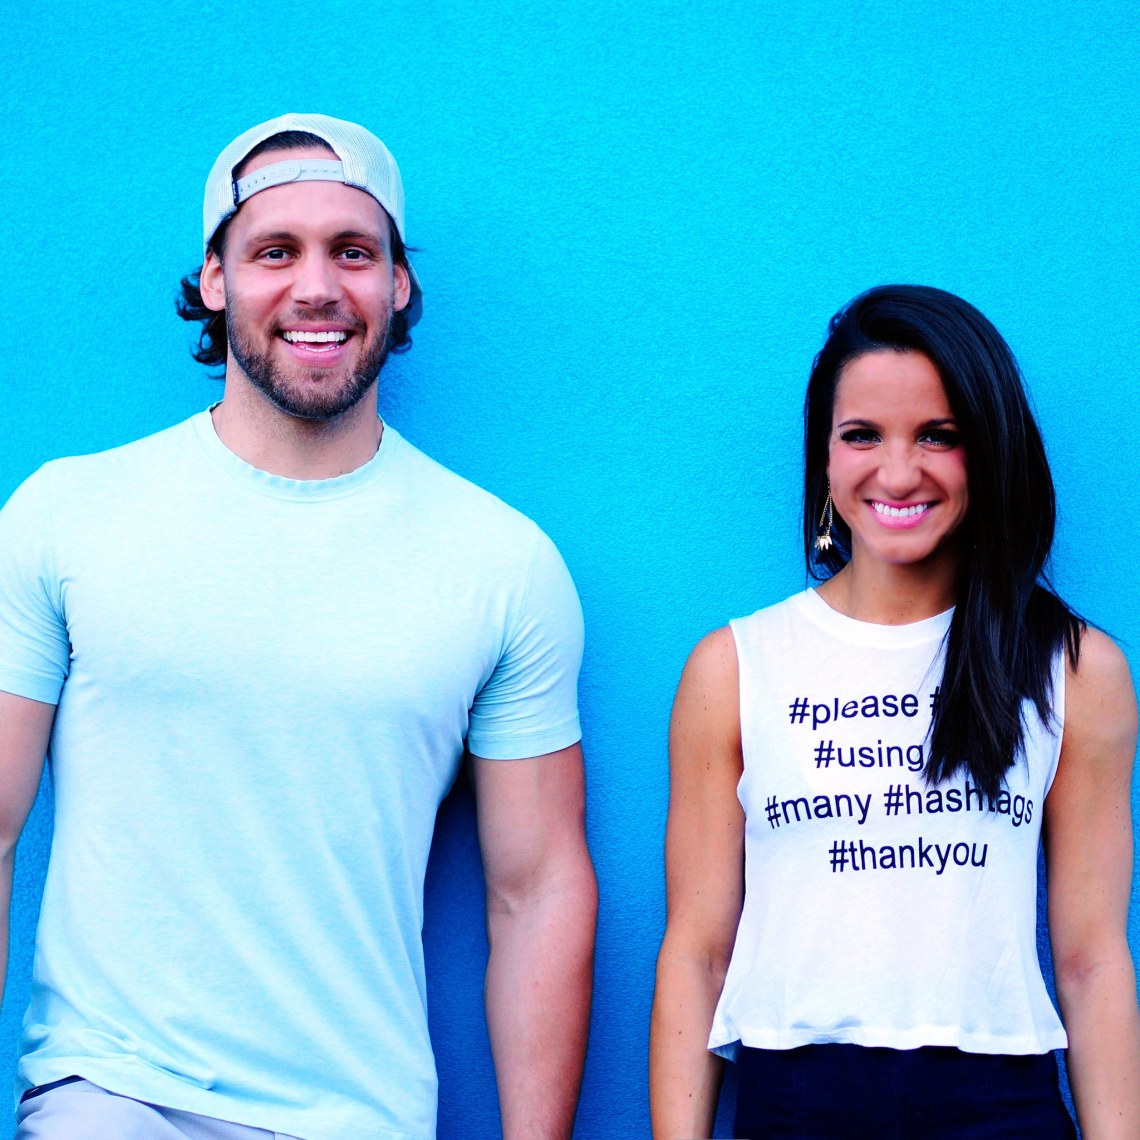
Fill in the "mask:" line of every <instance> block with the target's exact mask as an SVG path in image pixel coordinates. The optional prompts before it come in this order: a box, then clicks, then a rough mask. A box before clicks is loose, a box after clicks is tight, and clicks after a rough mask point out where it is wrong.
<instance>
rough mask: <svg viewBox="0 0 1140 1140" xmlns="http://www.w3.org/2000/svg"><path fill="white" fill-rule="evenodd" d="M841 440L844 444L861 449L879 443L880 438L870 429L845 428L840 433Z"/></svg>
mask: <svg viewBox="0 0 1140 1140" xmlns="http://www.w3.org/2000/svg"><path fill="white" fill-rule="evenodd" d="M839 438H840V439H841V440H843V442H844V443H851V444H854V445H855V446H856V447H859V446H869V445H870V444H872V443H877V442H878V439H879V436H878V434H877V433H876V432H873V431H872V430H871V429H870V428H845V429H844V430H843V431H841V432H840V433H839Z"/></svg>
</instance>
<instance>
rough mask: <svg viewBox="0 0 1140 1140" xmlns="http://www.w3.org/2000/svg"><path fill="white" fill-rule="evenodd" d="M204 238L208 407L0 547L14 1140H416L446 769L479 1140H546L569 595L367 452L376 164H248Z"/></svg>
mask: <svg viewBox="0 0 1140 1140" xmlns="http://www.w3.org/2000/svg"><path fill="white" fill-rule="evenodd" d="M204 236H205V241H206V255H205V260H204V263H203V265H202V268H201V270H200V273H199V274H198V275H197V283H195V277H193V276H192V277H190V278H188V279H187V280H186V281H185V282H184V300H183V304H182V312H183V315H184V316H187V317H188V318H192V319H202V320H203V321H204V322H205V328H204V331H203V336H202V346H201V348H200V350H199V352H198V353H197V354H196V355H197V358H198V359H201V360H206V361H211V360H217V361H221V360H223V359H224V362H225V395H224V399H223V400H222V401H221V402H220V403H218V404H217V405H215V406H214V407H213V408H211V409H210V410H209V411H207V412H202V413H201V414H199V415H197V416H194V417H192V418H191V419H190V420H188V421H186V422H185V423H182V424H179V425H177V426H175V427H173V428H170V429H168V430H167V431H164V432H161V433H159V434H158V435H155V436H151V437H150V438H148V439H144V440H141V441H139V442H137V443H134V444H129V445H127V446H126V447H121V448H118V449H116V450H113V451H110V452H106V453H104V454H101V455H96V456H88V457H82V458H77V459H66V460H60V461H56V462H55V463H50V464H48V465H47V466H45V467H44V468H42V469H41V470H40V471H39V472H38V473H37V474H36V475H34V476H33V477H32V478H31V479H29V480H28V481H27V482H26V483H25V484H24V485H23V486H22V487H21V488H20V489H19V490H18V491H17V492H16V494H15V495H14V496H13V497H12V499H11V500H10V502H9V503H8V505H7V507H6V508H5V509H4V511H3V513H2V514H0V690H2V692H0V839H2V841H3V846H2V850H3V855H4V863H3V867H4V874H3V876H2V883H3V887H4V889H5V890H7V889H9V886H10V881H11V865H12V849H13V847H14V844H15V842H16V838H17V836H18V834H19V832H20V829H21V827H22V825H23V822H24V819H25V817H26V815H27V812H28V810H29V807H30V805H31V803H32V800H33V797H34V794H35V790H36V787H37V784H38V781H39V777H40V772H41V766H42V758H43V756H44V753H45V751H46V749H47V745H48V741H49V735H50V742H51V753H52V763H53V774H54V778H55V792H56V825H55V837H54V841H53V846H52V853H51V861H50V867H49V871H48V878H47V884H46V887H45V891H44V900H43V909H42V913H41V918H40V927H39V932H38V938H37V956H36V966H35V976H34V981H33V991H32V1000H31V1007H30V1009H29V1012H28V1015H27V1018H26V1021H25V1033H24V1041H23V1047H22V1057H21V1060H20V1067H19V1079H18V1088H17V1091H18V1095H22V1096H23V1097H24V1099H23V1101H22V1103H21V1106H20V1109H19V1119H20V1126H19V1127H20V1131H19V1133H18V1135H19V1136H22V1137H33V1136H34V1137H39V1136H50V1137H52V1138H53V1140H71V1138H76V1140H79V1138H90V1140H95V1138H98V1140H106V1138H107V1137H115V1138H116V1140H127V1138H130V1137H140V1138H144V1137H145V1138H146V1140H156V1138H162V1137H171V1138H173V1137H184V1136H193V1137H227V1138H229V1137H233V1138H237V1137H241V1138H243V1140H245V1138H250V1140H252V1138H253V1137H266V1136H273V1135H277V1136H284V1137H301V1138H303V1140H356V1138H363V1137H384V1138H386V1140H393V1138H396V1137H400V1138H409V1140H410V1138H415V1140H423V1138H427V1137H431V1136H433V1135H434V1133H435V1070H434V1065H433V1062H432V1055H431V1049H430V1043H429V1041H428V1036H427V1023H426V1017H425V1010H424V974H423V958H422V947H421V943H420V930H421V921H422V902H423V880H424V872H425V867H426V862H427V856H428V849H429V845H430V842H431V834H432V829H433V825H434V819H435V813H436V809H437V807H438V805H439V802H440V800H441V799H442V797H443V795H444V794H445V793H446V791H447V789H448V788H449V786H450V785H451V783H452V781H453V779H454V777H455V775H456V771H457V768H458V766H459V763H460V759H461V757H462V755H463V753H464V749H465V747H466V748H467V750H468V751H469V752H470V754H471V756H472V773H473V781H474V786H475V793H476V802H477V814H478V827H479V837H480V843H481V846H482V852H483V861H484V868H485V876H486V883H487V910H488V929H489V937H490V945H491V954H490V962H489V964H488V970H487V982H486V995H487V1015H488V1024H489V1028H490V1034H491V1043H492V1050H493V1053H494V1059H495V1066H496V1074H497V1077H498V1083H499V1094H500V1104H501V1109H502V1116H503V1128H504V1135H505V1136H506V1137H508V1138H509V1137H566V1136H569V1134H570V1129H571V1124H572V1120H573V1115H574V1106H575V1103H576V1100H577V1093H578V1085H579V1081H580V1077H581V1071H582V1061H583V1055H584V1050H585V1037H586V1027H587V1020H588V1005H589V991H590V977H591V962H592V950H593V926H594V917H595V911H596V886H595V881H594V875H593V869H592V867H591V864H590V860H589V856H588V854H587V851H586V847H585V841H584V836H583V825H582V817H583V784H582V765H581V753H580V750H579V747H578V743H577V742H578V737H579V733H578V716H577V707H576V695H575V688H576V680H577V670H578V664H579V660H580V654H581V613H580V609H579V607H578V602H577V597H576V595H575V593H574V589H573V586H572V584H571V582H570V579H569V576H568V574H567V573H566V569H565V567H564V565H563V563H562V561H561V559H560V558H559V556H558V554H557V552H556V551H555V549H554V547H553V546H552V545H551V543H550V542H549V540H548V539H547V538H546V537H545V536H544V535H543V534H542V533H541V532H540V531H539V530H538V529H537V528H536V527H535V526H534V525H533V524H532V523H531V522H529V521H528V520H527V519H525V518H524V517H523V516H521V515H519V514H517V513H516V512H514V511H512V510H511V509H510V508H509V507H506V506H505V505H504V504H502V503H501V502H499V501H498V500H497V499H495V498H493V497H492V496H491V495H488V494H487V493H486V492H483V491H480V490H478V489H477V488H475V487H473V486H472V485H471V484H469V483H467V482H466V481H464V480H462V479H460V478H459V477H458V476H455V475H453V474H451V473H450V472H448V471H445V470H444V469H443V468H441V467H439V466H438V465H437V464H435V463H434V462H432V461H431V460H430V459H428V458H427V457H426V456H424V455H423V454H421V453H420V452H419V451H417V450H416V449H415V448H414V447H412V446H411V445H410V444H409V443H408V442H407V441H405V440H404V439H402V438H401V437H400V436H399V434H398V433H397V432H396V431H395V429H394V428H392V427H391V425H388V424H385V423H383V422H382V421H381V420H380V419H379V418H378V416H377V400H376V381H377V375H378V373H379V371H380V368H381V366H382V364H383V361H384V357H385V354H386V352H387V350H388V347H389V345H390V343H393V342H394V343H395V344H396V345H400V344H402V343H404V342H406V337H407V328H408V327H410V325H411V324H413V323H414V322H415V320H416V319H417V317H418V316H419V312H420V307H421V295H420V287H419V283H418V281H417V279H416V277H415V274H414V272H413V270H412V268H411V266H410V265H409V263H408V260H407V255H406V252H405V249H404V241H403V237H404V221H403V190H402V187H401V182H400V175H399V171H398V169H397V166H396V163H395V161H394V160H393V158H392V156H391V155H390V154H389V153H388V151H387V150H386V149H385V147H384V146H383V144H382V143H381V142H380V141H379V140H378V139H376V138H375V137H374V136H372V135H371V134H369V133H368V132H367V131H365V130H364V129H363V128H361V127H359V126H357V125H355V124H352V123H346V122H342V121H338V120H336V119H330V118H327V117H325V116H321V115H286V116H283V117H281V118H279V119H275V120H273V121H271V122H269V123H265V124H262V125H261V126H259V127H255V128H253V129H252V130H250V131H248V132H246V133H245V134H243V135H242V136H240V137H239V138H238V139H237V140H235V142H234V143H232V144H231V145H230V146H229V147H227V148H226V150H224V151H223V152H222V154H221V156H220V157H219V159H218V161H217V163H216V164H215V166H214V168H213V170H212V172H211V174H210V176H209V179H208V181H207V184H206V198H205V234H204ZM57 706H58V707H57ZM0 909H2V911H3V912H4V913H5V915H6V912H7V905H6V902H5V904H4V905H3V907H2V908H0ZM4 944H6V939H5V941H4Z"/></svg>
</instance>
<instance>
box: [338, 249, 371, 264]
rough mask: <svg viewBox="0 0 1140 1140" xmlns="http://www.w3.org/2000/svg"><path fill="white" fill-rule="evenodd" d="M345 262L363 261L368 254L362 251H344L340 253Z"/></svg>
mask: <svg viewBox="0 0 1140 1140" xmlns="http://www.w3.org/2000/svg"><path fill="white" fill-rule="evenodd" d="M341 257H343V258H344V260H345V261H364V260H365V259H366V258H367V257H368V254H367V253H366V252H365V251H364V250H362V249H345V250H342V251H341Z"/></svg>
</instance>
